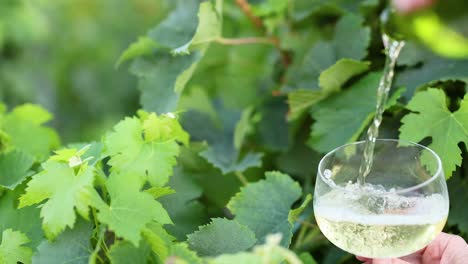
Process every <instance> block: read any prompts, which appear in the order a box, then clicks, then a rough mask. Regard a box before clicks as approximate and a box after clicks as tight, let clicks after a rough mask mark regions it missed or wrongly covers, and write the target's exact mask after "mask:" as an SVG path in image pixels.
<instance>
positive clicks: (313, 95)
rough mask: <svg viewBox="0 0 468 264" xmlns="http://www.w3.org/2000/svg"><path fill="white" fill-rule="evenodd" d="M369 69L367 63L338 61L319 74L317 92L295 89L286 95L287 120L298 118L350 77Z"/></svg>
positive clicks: (337, 89)
mask: <svg viewBox="0 0 468 264" xmlns="http://www.w3.org/2000/svg"><path fill="white" fill-rule="evenodd" d="M368 69H369V63H368V62H361V61H356V60H352V59H340V60H338V61H337V62H336V63H335V64H333V65H332V66H330V67H329V68H328V69H326V70H324V71H323V72H321V73H320V76H319V85H320V87H321V88H322V89H321V90H319V91H315V90H310V89H297V90H294V91H292V92H290V93H288V104H289V107H290V111H289V113H288V119H289V120H295V119H297V118H299V117H300V116H301V115H302V114H303V113H304V112H305V111H306V110H308V109H309V108H310V107H311V106H312V105H314V104H316V103H318V102H320V101H321V100H323V99H325V98H326V97H328V96H329V95H331V94H332V93H334V92H337V91H339V90H340V89H341V87H342V85H343V84H344V83H345V82H346V81H348V80H349V79H350V78H351V77H353V76H355V75H358V74H360V73H362V72H364V71H366V70H368Z"/></svg>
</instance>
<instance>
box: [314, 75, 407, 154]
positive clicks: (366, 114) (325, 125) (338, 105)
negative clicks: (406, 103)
mask: <svg viewBox="0 0 468 264" xmlns="http://www.w3.org/2000/svg"><path fill="white" fill-rule="evenodd" d="M379 80H380V73H371V74H368V75H367V76H366V77H364V78H363V79H361V80H359V81H358V82H357V83H355V84H354V85H352V86H351V87H350V88H349V89H347V90H346V91H343V92H341V93H338V94H335V95H333V96H331V97H329V98H327V99H326V100H324V101H322V102H320V103H318V104H316V105H315V106H313V107H312V110H311V115H312V118H314V119H315V123H313V124H312V128H311V137H310V139H309V141H308V145H309V146H311V147H312V148H313V149H314V150H316V151H318V152H323V153H326V152H328V151H330V150H332V149H334V148H336V147H338V146H341V145H343V144H344V143H347V142H352V141H355V140H356V139H357V138H358V137H359V135H360V134H361V133H362V131H363V130H364V129H365V127H366V126H367V124H368V123H369V122H370V121H371V119H372V118H373V116H374V114H375V102H376V96H377V87H378V84H379ZM401 93H402V90H398V91H396V92H394V93H393V94H392V96H391V97H390V98H389V99H388V102H387V108H388V107H390V106H393V105H395V104H396V100H397V99H398V98H399V97H400V94H401Z"/></svg>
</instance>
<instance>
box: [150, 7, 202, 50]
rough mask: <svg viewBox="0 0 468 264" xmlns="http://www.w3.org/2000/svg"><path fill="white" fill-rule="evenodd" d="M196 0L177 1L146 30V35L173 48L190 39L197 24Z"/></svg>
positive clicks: (162, 44)
mask: <svg viewBox="0 0 468 264" xmlns="http://www.w3.org/2000/svg"><path fill="white" fill-rule="evenodd" d="M199 2H200V1H198V0H189V1H178V2H177V6H176V8H175V9H174V10H173V11H172V12H171V13H169V15H168V16H167V18H166V19H164V21H162V22H161V23H159V25H157V26H156V27H154V28H152V29H151V30H150V31H149V32H148V36H149V37H150V38H151V39H153V40H154V41H156V42H157V43H159V44H160V45H161V46H164V47H167V48H169V49H175V48H177V47H180V46H182V45H184V44H185V43H187V42H189V41H190V39H192V37H193V35H194V34H195V32H196V30H197V26H198V19H197V12H198V9H199Z"/></svg>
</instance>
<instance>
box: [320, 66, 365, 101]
mask: <svg viewBox="0 0 468 264" xmlns="http://www.w3.org/2000/svg"><path fill="white" fill-rule="evenodd" d="M369 65H370V63H369V62H366V61H357V60H352V59H340V60H338V61H337V62H336V63H335V64H333V65H332V66H330V67H329V68H328V69H326V70H324V71H322V72H321V73H320V76H319V86H320V87H321V88H322V91H324V92H326V93H332V92H337V91H339V90H340V89H341V86H342V85H343V84H344V83H345V82H346V81H347V80H349V79H350V78H351V77H353V76H355V75H358V74H360V73H363V72H365V71H367V70H368V69H369Z"/></svg>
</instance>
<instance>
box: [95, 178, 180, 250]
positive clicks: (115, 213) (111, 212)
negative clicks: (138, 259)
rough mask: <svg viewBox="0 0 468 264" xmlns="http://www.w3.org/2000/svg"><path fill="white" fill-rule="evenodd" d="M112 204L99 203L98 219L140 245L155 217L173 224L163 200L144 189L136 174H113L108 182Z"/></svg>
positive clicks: (121, 235) (116, 232)
mask: <svg viewBox="0 0 468 264" xmlns="http://www.w3.org/2000/svg"><path fill="white" fill-rule="evenodd" d="M106 186H107V190H108V192H109V195H110V200H111V203H110V205H109V206H108V205H106V204H100V205H98V206H97V207H98V209H99V214H98V219H99V221H101V222H102V223H105V224H107V225H108V226H109V228H110V229H111V230H113V231H114V232H115V234H116V235H117V236H120V237H123V238H125V239H127V240H128V241H130V242H132V243H133V244H134V245H135V246H138V245H139V242H140V238H141V235H140V233H141V232H142V231H143V229H144V228H145V226H146V225H147V224H148V223H150V222H151V221H152V220H155V221H157V222H158V223H161V224H170V223H172V221H171V219H170V218H169V215H168V214H167V212H166V210H165V209H164V208H163V207H162V205H161V203H159V202H158V201H156V200H154V198H153V196H151V195H150V194H148V193H146V192H141V191H140V188H141V183H140V182H139V181H138V178H137V177H135V175H127V174H119V173H113V174H111V176H110V177H109V179H108V181H107V182H106Z"/></svg>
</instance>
